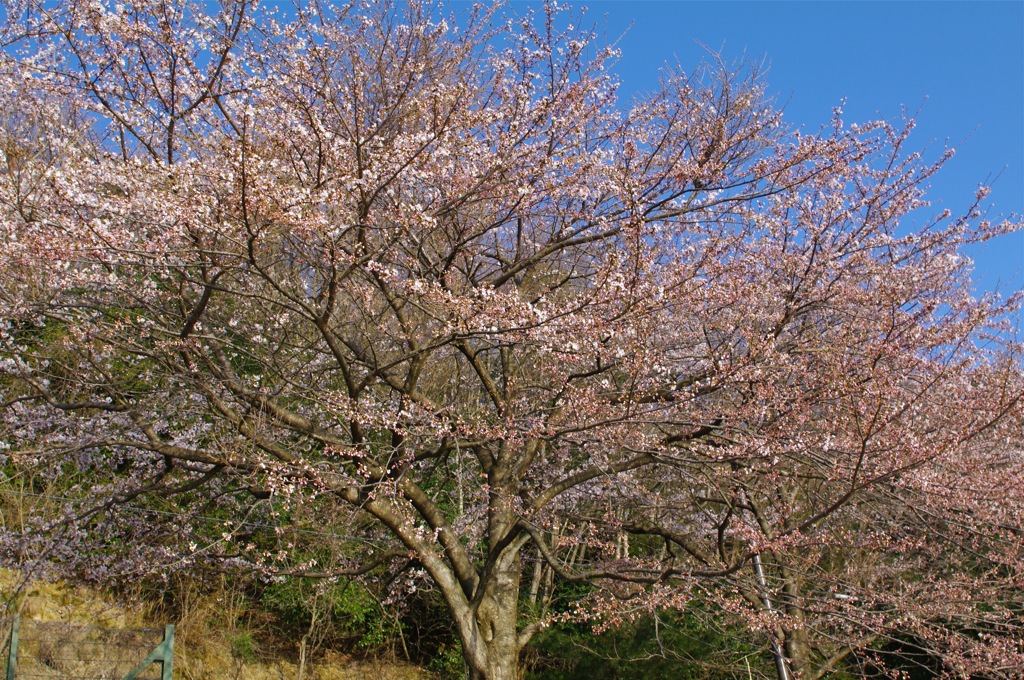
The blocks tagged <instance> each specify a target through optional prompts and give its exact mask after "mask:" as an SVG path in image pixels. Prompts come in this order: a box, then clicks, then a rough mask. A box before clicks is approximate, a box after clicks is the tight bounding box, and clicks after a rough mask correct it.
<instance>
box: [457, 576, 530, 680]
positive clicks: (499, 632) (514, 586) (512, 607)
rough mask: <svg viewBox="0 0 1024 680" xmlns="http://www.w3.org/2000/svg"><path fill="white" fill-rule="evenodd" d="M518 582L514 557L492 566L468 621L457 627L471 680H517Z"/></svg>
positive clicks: (519, 645) (518, 643) (519, 647)
mask: <svg viewBox="0 0 1024 680" xmlns="http://www.w3.org/2000/svg"><path fill="white" fill-rule="evenodd" d="M520 578H521V574H520V562H519V557H518V556H513V557H511V558H504V559H503V560H501V561H500V562H499V563H498V564H496V565H495V567H494V569H493V570H492V571H491V572H490V574H489V578H487V579H486V581H485V582H484V583H482V584H481V586H480V588H481V592H480V594H479V596H478V597H477V598H476V599H475V601H474V611H473V613H472V620H471V621H466V622H465V624H466V625H461V626H460V627H459V628H460V634H461V635H462V649H463V655H464V657H465V660H466V663H467V665H468V666H469V677H470V678H471V680H519V652H520V651H521V648H522V643H521V641H520V637H519V633H518V631H517V630H516V625H517V623H518V619H519V580H520Z"/></svg>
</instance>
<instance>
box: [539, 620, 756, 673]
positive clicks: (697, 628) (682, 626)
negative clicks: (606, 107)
mask: <svg viewBox="0 0 1024 680" xmlns="http://www.w3.org/2000/svg"><path fill="white" fill-rule="evenodd" d="M530 661H531V664H530V665H531V667H532V668H531V672H530V673H529V674H528V675H527V678H529V679H530V680H542V679H543V680H606V679H607V680H691V679H692V680H697V679H708V680H714V679H716V678H721V679H722V680H725V679H726V678H736V677H747V673H748V668H749V673H750V674H751V676H752V677H755V678H756V677H765V676H771V675H772V673H773V671H772V670H771V659H770V657H769V655H768V654H767V651H766V650H765V649H764V648H763V647H762V646H758V645H756V644H752V643H751V641H750V640H749V639H745V638H744V637H742V635H741V633H740V631H739V629H738V628H736V629H727V628H722V627H720V626H719V625H717V624H715V623H714V622H713V621H712V620H711V618H710V617H709V616H708V612H707V611H702V610H701V608H700V607H698V606H694V607H692V608H691V611H687V612H681V613H660V614H658V615H657V616H648V617H645V618H643V619H640V620H638V621H636V622H632V623H626V624H623V625H621V626H619V627H617V628H614V629H611V630H609V631H607V632H604V633H601V634H599V635H595V634H594V633H593V632H592V631H591V630H590V629H589V628H588V627H586V626H571V625H562V626H555V627H552V628H550V629H548V630H547V631H545V632H544V633H543V634H542V635H540V636H539V637H538V639H537V641H536V644H535V647H534V652H533V658H532V659H530Z"/></svg>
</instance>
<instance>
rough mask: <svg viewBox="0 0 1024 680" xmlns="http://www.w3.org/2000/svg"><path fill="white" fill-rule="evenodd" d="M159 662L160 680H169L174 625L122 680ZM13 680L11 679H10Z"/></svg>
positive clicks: (166, 629)
mask: <svg viewBox="0 0 1024 680" xmlns="http://www.w3.org/2000/svg"><path fill="white" fill-rule="evenodd" d="M157 661H159V662H160V666H161V668H162V669H163V673H162V674H161V680H171V672H172V671H173V670H174V624H170V623H169V624H167V625H166V626H165V627H164V640H163V642H161V643H160V644H158V645H157V646H156V647H154V648H153V650H152V651H151V652H150V653H149V654H147V655H146V658H145V659H143V660H142V661H140V662H139V664H138V665H137V666H136V667H135V668H133V669H131V670H130V671H129V672H128V675H126V676H124V678H123V679H122V680H136V678H138V677H139V675H141V674H142V672H143V671H144V670H146V668H148V667H149V666H150V665H152V664H154V663H156V662H157ZM11 680H13V678H12V679H11Z"/></svg>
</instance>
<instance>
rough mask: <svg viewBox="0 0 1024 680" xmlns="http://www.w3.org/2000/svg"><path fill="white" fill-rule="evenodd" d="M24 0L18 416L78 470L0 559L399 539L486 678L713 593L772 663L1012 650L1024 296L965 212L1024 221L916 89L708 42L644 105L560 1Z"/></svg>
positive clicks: (10, 242)
mask: <svg viewBox="0 0 1024 680" xmlns="http://www.w3.org/2000/svg"><path fill="white" fill-rule="evenodd" d="M4 10H5V11H4V17H3V19H4V23H3V26H2V28H0V40H2V42H3V44H4V45H5V48H4V51H3V52H2V53H0V110H2V111H3V112H4V113H3V114H2V131H0V134H2V157H0V169H2V171H3V172H2V173H0V244H2V250H3V257H2V258H0V317H2V322H0V406H2V410H0V428H2V429H0V442H2V444H0V445H2V446H3V454H4V456H5V459H6V462H5V465H6V466H7V467H6V468H5V469H6V470H7V472H5V474H7V475H8V477H12V476H15V475H29V474H31V475H40V476H41V477H42V478H44V479H48V480H56V481H58V482H59V483H60V486H61V489H62V491H61V493H62V494H63V495H64V496H63V497H64V498H65V499H66V500H67V502H66V503H64V504H63V507H62V508H61V509H60V510H59V511H56V512H57V515H56V516H55V517H46V518H43V517H38V518H36V519H35V520H34V521H33V520H32V519H29V520H27V521H26V524H25V525H24V526H22V527H17V528H15V527H14V526H13V525H11V526H6V527H5V529H4V533H3V537H2V543H0V549H2V551H3V555H4V560H5V561H6V562H8V563H12V564H17V565H20V566H21V567H22V568H23V569H31V570H36V571H37V572H38V573H42V571H49V572H59V573H65V574H71V575H77V576H79V577H82V578H91V579H102V578H107V577H109V576H111V575H112V574H115V573H116V574H135V573H141V572H142V571H145V570H153V569H156V570H163V569H183V570H189V569H199V568H202V567H203V566H204V565H210V564H218V565H220V566H229V567H231V568H237V569H250V570H256V571H258V572H261V573H264V574H267V575H274V574H290V575H308V576H317V577H322V578H332V577H339V576H357V575H364V574H372V573H377V572H380V571H388V570H390V571H391V572H401V573H403V574H405V575H406V576H407V577H408V578H410V579H413V580H416V579H420V580H422V581H423V582H429V583H430V584H432V587H434V588H436V589H437V590H438V591H439V592H440V593H441V594H442V595H443V598H444V601H445V603H446V605H447V607H448V609H449V611H450V613H451V616H452V618H453V621H454V624H455V627H456V629H457V631H458V634H459V636H460V638H461V641H462V645H463V653H464V657H465V661H466V664H467V666H468V668H469V669H470V671H471V674H472V676H473V677H474V678H487V680H510V679H512V678H515V677H516V674H517V668H518V664H519V656H520V652H521V651H522V649H523V648H524V646H526V645H527V644H528V643H529V641H530V639H531V638H532V637H533V636H534V635H535V634H536V632H537V631H538V630H540V629H541V628H542V627H543V626H545V625H547V624H549V623H551V622H552V621H554V620H556V619H558V618H559V617H562V618H565V619H573V620H587V621H593V622H595V623H598V622H603V623H604V624H605V625H613V624H614V623H616V622H618V621H622V620H625V619H628V618H633V617H635V616H638V615H640V614H641V613H642V612H645V611H653V610H657V609H662V608H677V609H680V610H685V609H686V607H687V606H688V604H689V603H691V602H693V601H695V600H698V599H699V600H701V601H705V602H709V603H712V604H713V606H714V607H715V608H716V609H717V610H719V611H721V612H723V615H725V614H728V615H729V616H733V617H735V618H736V619H737V620H741V621H743V622H745V623H746V625H748V626H749V627H750V628H751V630H754V631H756V632H758V634H759V635H763V640H764V644H765V649H766V650H772V651H771V652H769V653H772V654H774V657H775V659H776V661H777V663H778V667H779V675H780V677H783V678H786V677H791V675H792V674H796V675H798V676H799V677H803V678H813V677H821V676H823V675H824V674H826V673H828V672H830V671H831V670H833V669H835V668H837V667H838V665H840V664H843V663H846V662H847V661H849V659H850V658H854V657H857V655H860V654H862V653H870V651H871V650H872V649H875V648H877V645H879V644H881V643H882V642H884V641H886V640H890V639H904V638H906V637H910V638H913V640H914V641H915V644H916V645H918V646H919V647H921V648H923V649H927V650H929V651H930V652H932V653H934V654H935V655H937V656H939V657H940V658H942V659H943V662H944V663H945V664H946V667H947V669H948V670H950V672H953V673H959V674H961V675H964V676H966V675H968V674H970V673H983V674H989V675H992V676H999V675H1004V676H1006V675H1009V674H1011V673H1012V672H1013V669H1019V668H1021V667H1024V648H1022V634H1021V625H1022V614H1021V606H1022V603H1021V597H1020V593H1021V592H1022V590H1021V589H1022V587H1024V572H1022V565H1024V561H1022V557H1024V556H1022V554H1021V553H1022V551H1024V547H1022V541H1021V539H1020V536H1021V531H1022V527H1024V524H1022V518H1021V513H1022V512H1024V498H1022V496H1024V458H1022V454H1021V451H1022V450H1024V449H1022V442H1021V439H1022V437H1021V433H1022V431H1024V427H1022V425H1024V407H1022V392H1024V372H1022V364H1021V359H1020V347H1019V345H1018V344H1016V343H1015V342H1013V341H1012V339H1011V336H1012V332H1011V330H1012V329H1011V328H1010V326H1009V325H1008V324H1007V322H1006V319H1007V315H1008V314H1009V313H1011V312H1012V311H1013V310H1016V309H1018V308H1019V303H1020V294H1019V293H1018V294H1016V295H1014V296H1011V297H1010V298H1009V299H1008V300H1000V299H999V298H997V297H996V296H991V295H986V296H981V297H978V296H975V295H973V294H972V292H971V289H970V268H971V263H970V261H969V260H968V259H967V258H966V257H964V256H963V255H962V254H961V251H960V249H961V247H962V246H964V245H966V244H970V243H974V242H977V241H981V240H985V239H988V238H991V237H993V236H995V235H998V234H1002V233H1007V232H1009V231H1012V230H1015V229H1018V228H1019V227H1020V225H1019V224H1017V223H1014V222H1006V223H1000V224H993V223H990V222H988V221H987V220H986V219H985V214H984V208H985V206H984V200H985V192H984V191H979V192H978V194H977V195H976V197H975V199H974V200H973V202H970V203H969V204H968V205H967V206H966V207H965V209H964V211H963V212H962V213H960V214H953V213H951V212H950V211H948V210H946V211H942V212H938V211H934V210H932V209H931V208H929V206H928V203H927V202H926V200H925V193H924V192H925V189H926V188H927V184H928V181H929V178H930V177H931V176H932V175H933V174H934V173H935V172H936V171H938V170H939V168H940V166H941V164H942V162H943V161H944V160H945V159H946V158H947V157H948V154H947V155H946V156H942V157H941V158H939V159H937V160H935V161H929V160H927V159H926V158H925V157H924V156H923V155H922V154H920V153H917V152H915V151H913V150H912V149H910V148H908V138H909V135H910V132H911V129H912V128H913V121H912V120H904V121H895V122H893V121H876V122H869V123H866V124H862V125H847V124H845V123H844V121H843V120H842V119H841V111H839V110H837V111H836V113H835V117H834V121H833V125H832V126H831V127H829V128H826V129H823V130H821V131H819V132H818V133H816V134H806V133H804V134H800V133H798V132H796V131H794V130H792V129H790V128H789V127H787V126H786V125H785V123H784V122H783V118H782V115H781V113H780V111H779V109H778V107H776V106H775V104H774V102H772V101H771V100H770V98H768V97H767V96H766V94H765V88H764V84H763V81H762V78H761V76H760V74H759V73H757V71H756V70H755V69H752V68H749V67H745V68H739V69H732V68H730V67H729V66H728V65H727V64H724V63H722V62H720V61H717V60H716V59H710V60H709V63H708V64H705V65H703V66H699V67H697V68H696V69H695V70H683V69H682V68H681V67H679V68H674V69H666V70H665V72H664V74H663V77H662V80H661V85H660V88H659V89H658V90H656V91H654V92H651V93H649V94H648V95H645V96H643V97H640V98H637V99H636V100H634V101H632V102H628V103H623V102H620V101H619V100H617V98H616V80H615V77H614V76H613V75H612V73H611V69H610V66H611V64H612V62H613V61H614V57H615V52H614V50H613V49H611V48H609V47H606V46H603V45H602V43H601V41H600V40H599V39H598V38H597V37H596V36H595V35H594V34H592V33H591V32H589V31H587V30H585V29H581V28H579V25H580V18H579V17H570V16H569V15H568V14H566V13H564V12H563V11H562V10H559V9H558V8H556V6H555V5H554V3H552V4H551V5H550V6H546V7H545V8H544V10H543V11H541V12H540V13H539V14H538V15H537V16H534V15H532V14H530V15H527V16H526V17H524V18H522V19H521V20H518V19H517V20H505V19H502V18H501V15H500V14H498V13H497V11H495V12H494V13H490V12H488V11H484V10H475V11H466V12H465V13H464V14H462V15H456V16H447V15H446V14H445V11H444V8H443V6H438V5H433V4H429V3H427V4H421V3H419V2H410V3H387V2H381V3H363V2H351V3H348V4H344V5H341V6H337V7H334V6H329V5H326V4H321V3H317V2H314V3H309V4H308V5H303V6H301V7H298V8H294V9H292V10H290V11H288V12H280V13H275V12H274V11H272V10H268V9H260V8H258V7H256V6H253V5H252V4H251V3H249V2H247V1H245V0H237V1H235V2H225V3H224V4H223V5H222V6H221V7H220V8H219V10H218V11H217V12H216V13H213V14H208V13H207V4H206V3H198V2H197V3H168V2H162V1H159V0H140V1H139V2H134V3H131V4H125V5H120V4H117V5H115V4H110V3H106V2H99V1H95V0H93V1H90V2H81V1H78V0H64V1H62V2H55V3H45V2H34V1H32V0H8V1H7V2H6V3H5V6H4ZM146 499H151V501H149V502H152V503H154V504H156V505H153V506H151V507H152V508H159V509H162V510H161V512H163V513H167V514H153V513H149V514H147V513H142V512H139V511H138V510H137V509H136V508H137V506H136V505H134V503H135V502H136V501H138V502H142V501H145V500H146ZM211 514H216V515H217V516H218V517H222V518H223V520H224V522H225V524H224V527H225V528H224V529H223V531H222V532H220V533H218V534H215V535H212V536H211V534H210V533H209V532H208V531H206V530H205V528H204V527H203V526H202V523H201V522H200V521H199V519H198V518H200V517H206V516H210V515H211ZM160 517H163V518H164V521H158V520H159V518H160ZM254 518H258V519H259V521H260V522H261V523H262V524H261V526H264V527H271V529H272V530H270V531H265V532H263V533H262V534H260V535H259V536H255V535H252V532H251V531H242V528H243V527H245V526H246V524H245V522H246V521H251V520H253V519H254ZM303 522H304V523H306V525H309V524H310V523H312V525H314V526H315V525H317V523H324V522H331V523H332V524H333V525H335V526H338V525H342V526H346V527H347V530H348V534H347V537H346V538H347V540H346V542H345V543H344V547H343V548H342V549H339V550H338V551H335V552H334V553H333V554H331V555H330V556H329V557H328V556H325V555H324V554H322V552H321V553H317V551H316V549H315V546H314V548H313V549H309V550H305V551H299V550H297V547H296V543H295V542H294V541H292V540H291V539H290V538H289V535H290V534H289V532H290V531H291V530H292V529H293V528H294V527H295V526H298V525H299V524H300V523H303ZM124 545H133V546H136V545H137V546H140V548H139V550H137V551H126V550H124V549H120V548H119V547H118V546H124ZM143 548H144V549H143ZM396 583H397V581H396ZM559 583H561V584H566V583H581V584H587V588H586V589H584V590H583V591H581V592H582V593H583V595H582V596H581V599H580V600H579V601H578V607H577V608H575V609H570V610H568V611H559V612H554V611H551V610H550V609H549V608H548V607H547V606H546V604H545V603H546V601H547V600H546V599H545V593H548V594H550V592H551V589H552V588H555V587H557V584H559ZM851 655H852V657H851Z"/></svg>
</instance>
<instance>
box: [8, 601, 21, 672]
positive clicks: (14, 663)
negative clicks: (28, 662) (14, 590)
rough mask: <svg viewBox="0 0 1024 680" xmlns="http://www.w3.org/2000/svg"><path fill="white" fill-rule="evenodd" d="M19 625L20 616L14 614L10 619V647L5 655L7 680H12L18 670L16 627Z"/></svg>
mask: <svg viewBox="0 0 1024 680" xmlns="http://www.w3.org/2000/svg"><path fill="white" fill-rule="evenodd" d="M20 623H21V614H15V615H14V618H12V619H11V646H10V650H9V651H8V653H7V680H14V672H15V671H16V670H17V668H18V626H19V624H20Z"/></svg>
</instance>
